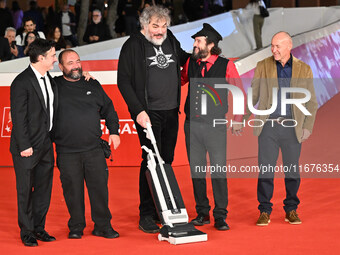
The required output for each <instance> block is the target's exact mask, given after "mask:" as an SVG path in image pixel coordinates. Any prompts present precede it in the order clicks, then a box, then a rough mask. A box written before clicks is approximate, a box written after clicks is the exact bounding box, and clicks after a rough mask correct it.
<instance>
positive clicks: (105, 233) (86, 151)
mask: <svg viewBox="0 0 340 255" xmlns="http://www.w3.org/2000/svg"><path fill="white" fill-rule="evenodd" d="M59 68H60V70H61V71H62V72H63V75H62V76H60V77H56V78H54V81H55V82H56V84H57V87H58V92H59V101H58V106H59V107H58V110H57V112H56V114H55V123H56V124H55V126H54V130H53V137H54V142H55V144H56V151H57V166H58V168H59V171H60V180H61V184H62V187H63V193H64V197H65V202H66V205H67V209H68V211H69V213H70V219H69V221H68V227H69V229H70V232H69V235H68V237H69V238H71V239H80V238H82V236H83V230H84V228H85V226H86V222H85V204H84V181H85V183H86V187H87V191H88V194H89V198H90V205H91V218H92V220H93V221H94V230H93V231H92V234H93V235H95V236H101V237H105V238H116V237H118V236H119V234H118V232H116V231H115V230H114V229H113V228H112V226H111V218H112V216H111V213H110V210H109V207H108V187H107V182H108V168H107V164H106V160H105V156H104V152H103V149H102V147H101V139H100V137H101V136H102V130H101V128H100V120H101V119H105V124H106V126H107V128H108V130H109V132H110V136H109V144H110V145H111V144H112V145H113V147H114V149H116V148H117V147H118V146H119V144H120V138H119V133H118V129H119V122H118V115H117V113H116V111H115V109H114V106H113V103H112V100H111V99H110V98H109V97H108V95H107V94H106V93H105V91H104V90H103V88H102V86H101V85H100V83H99V82H98V81H97V80H93V79H91V80H89V81H86V80H85V77H83V75H82V74H83V70H82V66H81V61H80V57H79V55H78V53H77V52H75V51H74V50H72V49H66V50H64V51H62V52H61V53H60V54H59Z"/></svg>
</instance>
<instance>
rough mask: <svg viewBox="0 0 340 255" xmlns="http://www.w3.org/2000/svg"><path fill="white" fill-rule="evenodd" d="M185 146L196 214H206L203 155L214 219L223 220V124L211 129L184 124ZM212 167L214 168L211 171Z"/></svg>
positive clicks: (225, 199) (199, 123)
mask: <svg viewBox="0 0 340 255" xmlns="http://www.w3.org/2000/svg"><path fill="white" fill-rule="evenodd" d="M184 132H185V143H186V148H187V153H188V159H189V163H190V171H191V178H192V183H193V189H194V196H195V201H196V212H197V214H204V215H208V214H209V211H210V205H209V199H208V197H207V184H206V175H207V172H208V171H207V169H208V167H207V159H206V157H207V152H208V153H209V159H210V176H211V183H212V188H213V195H214V201H215V208H214V210H213V216H214V218H215V220H216V219H219V218H223V219H225V218H226V217H227V213H228V211H227V206H228V184H227V177H226V172H225V169H224V171H223V167H224V166H226V161H227V148H226V142H227V130H226V125H220V126H216V127H213V126H212V124H208V123H206V122H205V121H188V120H186V121H185V123H184ZM212 167H215V168H212Z"/></svg>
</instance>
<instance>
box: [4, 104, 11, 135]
mask: <svg viewBox="0 0 340 255" xmlns="http://www.w3.org/2000/svg"><path fill="white" fill-rule="evenodd" d="M10 109H11V108H10V107H4V110H3V115H2V127H1V137H11V131H12V120H11V118H10V116H9V112H10Z"/></svg>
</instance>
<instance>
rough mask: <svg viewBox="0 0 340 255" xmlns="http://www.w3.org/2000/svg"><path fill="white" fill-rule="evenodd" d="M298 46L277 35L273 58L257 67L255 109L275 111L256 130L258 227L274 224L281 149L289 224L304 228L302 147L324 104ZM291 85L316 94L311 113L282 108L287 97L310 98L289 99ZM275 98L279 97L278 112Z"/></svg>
mask: <svg viewBox="0 0 340 255" xmlns="http://www.w3.org/2000/svg"><path fill="white" fill-rule="evenodd" d="M292 48H293V43H292V38H291V37H290V35H289V34H288V33H287V32H278V33H276V34H275V35H274V36H273V38H272V43H271V50H272V54H273V55H272V56H271V57H269V58H266V59H264V60H262V61H260V62H258V63H257V66H256V69H255V74H254V78H253V81H252V99H253V100H252V101H253V105H256V104H258V110H262V111H263V110H268V109H272V108H274V109H272V111H271V114H270V115H259V116H256V117H255V119H257V120H260V121H262V123H264V125H258V126H256V127H254V134H255V135H256V136H258V164H259V170H260V172H259V178H258V186H257V199H258V201H259V207H258V209H259V210H260V217H259V218H258V220H257V222H256V225H258V226H267V225H268V224H269V223H270V214H271V212H272V206H273V204H272V203H271V198H272V196H273V190H274V182H273V181H274V173H275V167H276V161H277V158H278V155H279V150H280V149H281V153H282V161H283V169H286V170H287V169H288V170H287V171H284V174H285V186H286V198H285V200H284V201H283V203H284V207H283V208H284V210H285V213H286V216H285V221H286V222H289V223H290V224H301V220H300V218H299V217H298V214H297V213H296V210H297V207H298V205H299V203H300V200H299V198H298V196H297V193H298V190H299V186H300V173H299V157H300V152H301V145H302V143H303V142H304V141H306V140H307V139H308V138H309V136H310V135H311V133H312V130H313V125H314V121H315V115H316V111H317V108H318V104H317V101H316V96H315V92H314V85H313V74H312V70H311V68H310V67H309V65H307V64H306V63H304V62H302V61H301V60H299V59H297V58H295V57H294V56H293V55H292V54H291V50H292ZM291 87H294V88H303V89H305V90H308V91H309V92H310V94H311V98H310V99H309V101H307V102H306V103H304V105H303V106H304V107H305V108H306V109H307V111H308V112H309V113H310V114H304V113H303V112H302V111H301V110H300V108H298V107H297V106H296V105H295V104H287V105H286V104H283V105H281V102H282V101H283V100H284V99H285V98H289V99H297V98H300V99H301V98H303V97H304V94H303V93H301V92H300V93H299V92H294V93H288V94H286V95H285V93H283V92H282V90H283V89H284V88H291ZM273 89H274V92H273ZM275 91H277V93H276V92H275ZM274 98H277V107H276V108H275V105H276V104H275V101H274V100H273V99H274ZM284 108H285V109H284ZM250 115H251V112H250V110H249V109H248V110H247V114H246V115H245V119H248V118H249V117H250Z"/></svg>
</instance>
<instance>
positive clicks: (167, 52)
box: [145, 38, 178, 110]
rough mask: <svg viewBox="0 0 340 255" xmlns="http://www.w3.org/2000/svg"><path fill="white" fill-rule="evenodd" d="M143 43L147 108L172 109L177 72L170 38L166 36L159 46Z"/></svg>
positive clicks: (174, 106) (176, 87)
mask: <svg viewBox="0 0 340 255" xmlns="http://www.w3.org/2000/svg"><path fill="white" fill-rule="evenodd" d="M145 40H146V39H145ZM145 45H146V48H145V53H146V54H145V55H146V66H147V86H146V88H147V96H148V109H150V110H171V109H174V108H176V107H177V96H178V74H177V64H176V58H175V56H174V52H173V49H172V47H171V43H170V40H169V39H168V38H167V39H166V40H165V41H164V42H163V44H162V45H161V46H158V45H153V44H152V43H150V42H147V43H146V44H145Z"/></svg>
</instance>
